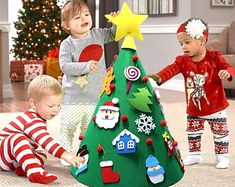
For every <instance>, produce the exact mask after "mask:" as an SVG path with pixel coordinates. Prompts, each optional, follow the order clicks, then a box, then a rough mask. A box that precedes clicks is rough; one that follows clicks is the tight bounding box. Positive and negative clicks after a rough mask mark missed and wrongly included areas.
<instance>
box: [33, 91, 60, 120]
mask: <svg viewBox="0 0 235 187" xmlns="http://www.w3.org/2000/svg"><path fill="white" fill-rule="evenodd" d="M31 102H32V103H31V105H32V108H33V109H34V110H35V111H36V112H37V113H38V114H39V115H40V116H41V117H42V118H43V119H46V120H50V119H52V118H53V117H55V116H56V115H57V114H58V113H59V112H60V106H61V102H62V95H60V96H55V95H51V96H43V97H42V98H41V99H40V100H39V101H35V100H31Z"/></svg>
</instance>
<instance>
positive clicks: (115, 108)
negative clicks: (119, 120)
mask: <svg viewBox="0 0 235 187" xmlns="http://www.w3.org/2000/svg"><path fill="white" fill-rule="evenodd" d="M99 109H100V110H113V111H119V108H118V107H114V106H100V108H99Z"/></svg>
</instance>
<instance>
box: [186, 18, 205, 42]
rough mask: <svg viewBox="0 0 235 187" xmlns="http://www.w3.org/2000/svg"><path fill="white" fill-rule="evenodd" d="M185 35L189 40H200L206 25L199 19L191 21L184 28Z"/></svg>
mask: <svg viewBox="0 0 235 187" xmlns="http://www.w3.org/2000/svg"><path fill="white" fill-rule="evenodd" d="M185 29H186V33H187V34H188V35H189V36H190V37H191V38H196V39H200V38H202V37H203V35H204V34H203V32H204V31H205V30H206V25H205V24H204V23H203V22H202V21H201V20H200V19H192V20H191V21H189V22H188V23H187V25H186V26H185Z"/></svg>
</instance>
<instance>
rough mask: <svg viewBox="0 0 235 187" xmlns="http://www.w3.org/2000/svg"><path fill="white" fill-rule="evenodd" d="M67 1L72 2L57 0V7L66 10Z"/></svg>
mask: <svg viewBox="0 0 235 187" xmlns="http://www.w3.org/2000/svg"><path fill="white" fill-rule="evenodd" d="M67 1H70V0H57V3H56V4H57V6H58V7H60V9H62V8H64V5H65V4H66V3H67Z"/></svg>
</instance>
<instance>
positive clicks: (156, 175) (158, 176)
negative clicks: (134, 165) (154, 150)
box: [145, 155, 165, 184]
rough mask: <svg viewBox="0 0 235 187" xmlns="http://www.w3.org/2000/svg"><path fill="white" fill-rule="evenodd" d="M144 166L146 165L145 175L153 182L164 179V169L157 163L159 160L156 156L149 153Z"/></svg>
mask: <svg viewBox="0 0 235 187" xmlns="http://www.w3.org/2000/svg"><path fill="white" fill-rule="evenodd" d="M145 163H146V167H147V175H148V177H149V180H150V181H151V182H152V183H153V184H157V183H160V182H162V181H163V180H164V173H165V170H164V169H163V167H162V166H160V165H159V162H158V160H157V158H156V157H155V156H153V155H150V156H149V157H148V158H147V159H146V162H145Z"/></svg>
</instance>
